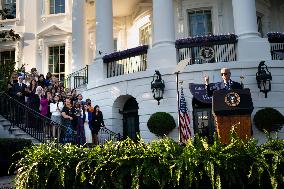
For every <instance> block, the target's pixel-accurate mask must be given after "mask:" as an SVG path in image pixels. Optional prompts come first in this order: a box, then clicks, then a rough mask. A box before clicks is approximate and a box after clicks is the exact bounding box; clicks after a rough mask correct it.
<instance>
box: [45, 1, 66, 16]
mask: <svg viewBox="0 0 284 189" xmlns="http://www.w3.org/2000/svg"><path fill="white" fill-rule="evenodd" d="M48 1H49V2H48V15H58V14H65V13H66V0H60V2H62V1H63V2H64V12H58V13H56V7H57V6H56V0H48ZM51 2H53V9H54V10H53V11H54V12H53V13H51V7H52V6H51ZM61 5H62V4H61ZM58 6H59V5H58ZM61 7H63V6H61Z"/></svg>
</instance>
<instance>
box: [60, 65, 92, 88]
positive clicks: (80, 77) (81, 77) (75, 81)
mask: <svg viewBox="0 0 284 189" xmlns="http://www.w3.org/2000/svg"><path fill="white" fill-rule="evenodd" d="M85 84H88V65H87V66H86V67H84V68H82V69H80V70H78V71H76V72H73V73H71V74H69V75H67V76H66V77H65V79H64V86H65V88H73V89H76V88H78V87H80V86H82V85H85Z"/></svg>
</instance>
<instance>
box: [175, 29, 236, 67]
mask: <svg viewBox="0 0 284 189" xmlns="http://www.w3.org/2000/svg"><path fill="white" fill-rule="evenodd" d="M236 44H237V36H236V35H234V34H229V35H210V36H201V37H190V38H186V39H179V40H177V41H176V49H177V56H178V62H180V61H182V60H185V59H188V60H189V65H191V64H203V63H216V62H230V61H236V60H237V53H236Z"/></svg>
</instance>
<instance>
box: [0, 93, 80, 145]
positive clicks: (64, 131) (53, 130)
mask: <svg viewBox="0 0 284 189" xmlns="http://www.w3.org/2000/svg"><path fill="white" fill-rule="evenodd" d="M0 97H1V98H0V103H1V104H0V114H2V116H4V117H5V118H6V119H7V120H9V121H10V122H11V126H10V130H11V129H13V128H14V127H15V126H16V127H18V128H20V129H22V130H23V131H25V132H26V133H27V134H29V135H30V136H32V137H33V138H35V139H37V140H38V141H40V142H42V143H46V142H51V141H55V142H56V143H67V142H70V143H78V137H77V134H76V131H74V130H73V129H72V128H69V127H66V126H64V125H62V124H59V123H56V122H54V121H52V120H51V119H49V118H48V117H45V116H43V115H41V114H40V113H39V112H37V111H35V110H33V109H31V108H30V107H28V106H26V105H24V104H22V103H21V102H19V101H18V100H16V99H14V98H12V97H11V96H9V95H8V94H6V93H1V94H0ZM67 135H68V136H67Z"/></svg>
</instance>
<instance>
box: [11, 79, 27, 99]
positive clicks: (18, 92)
mask: <svg viewBox="0 0 284 189" xmlns="http://www.w3.org/2000/svg"><path fill="white" fill-rule="evenodd" d="M18 79H19V80H18V82H17V83H15V84H14V85H13V88H12V94H13V96H14V98H15V99H16V100H18V101H19V102H21V103H23V104H25V93H26V88H27V85H26V84H24V83H23V80H24V76H22V75H20V76H19V77H18Z"/></svg>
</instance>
